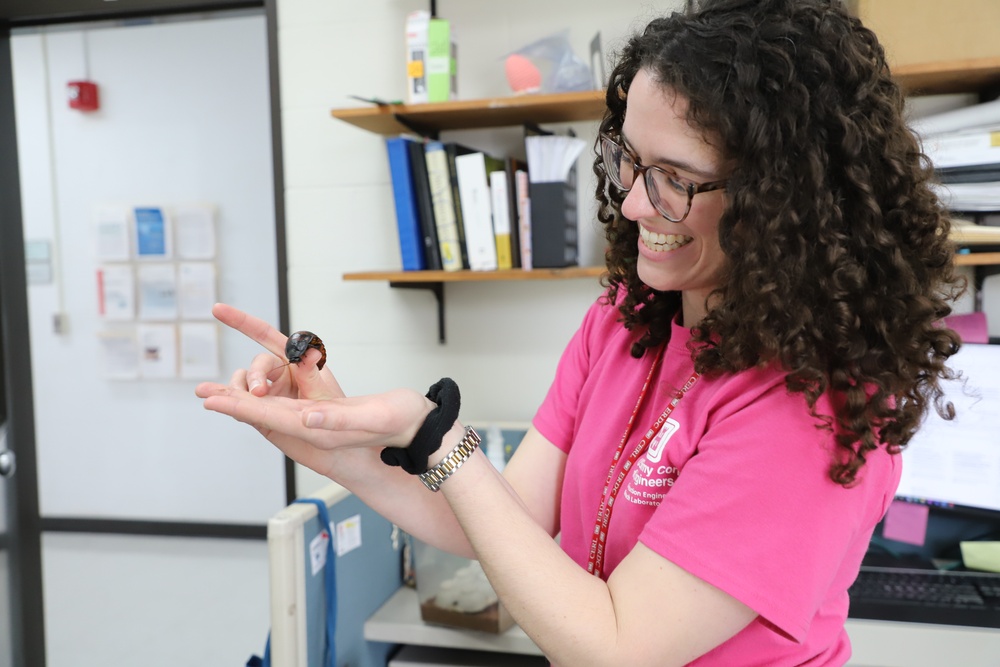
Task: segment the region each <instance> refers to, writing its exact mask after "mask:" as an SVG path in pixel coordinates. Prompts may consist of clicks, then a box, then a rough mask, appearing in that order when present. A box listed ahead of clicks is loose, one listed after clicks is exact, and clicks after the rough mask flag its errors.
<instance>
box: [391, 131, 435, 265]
mask: <svg viewBox="0 0 1000 667" xmlns="http://www.w3.org/2000/svg"><path fill="white" fill-rule="evenodd" d="M412 141H413V140H412V139H408V138H406V137H402V136H400V137H388V138H386V140H385V147H386V153H387V154H388V158H389V175H390V177H391V181H392V198H393V204H394V205H395V208H396V229H397V232H398V235H399V253H400V257H401V259H402V263H403V270H404V271H422V270H424V269H426V268H427V263H426V260H425V258H424V233H423V228H422V226H421V224H420V212H419V211H418V210H417V197H416V192H414V181H413V170H412V169H411V166H410V152H409V148H408V145H409V144H410V143H412Z"/></svg>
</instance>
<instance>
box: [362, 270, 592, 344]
mask: <svg viewBox="0 0 1000 667" xmlns="http://www.w3.org/2000/svg"><path fill="white" fill-rule="evenodd" d="M603 273H604V267H603V266H571V267H567V268H564V269H532V270H530V271H526V270H524V269H504V270H502V271H363V272H359V273H345V274H344V280H369V281H379V282H386V281H388V283H389V287H397V288H409V289H425V290H428V291H430V292H431V293H433V294H434V298H435V299H437V313H438V342H439V343H441V344H442V345H443V344H444V343H445V341H446V338H445V334H444V284H445V283H483V282H510V281H525V280H570V279H573V278H599V277H600V276H601V275H602V274H603Z"/></svg>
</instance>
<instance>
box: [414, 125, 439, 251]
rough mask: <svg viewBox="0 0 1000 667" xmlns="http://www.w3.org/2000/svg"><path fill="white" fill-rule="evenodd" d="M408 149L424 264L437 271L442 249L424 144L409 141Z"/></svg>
mask: <svg viewBox="0 0 1000 667" xmlns="http://www.w3.org/2000/svg"><path fill="white" fill-rule="evenodd" d="M406 148H407V150H408V152H409V155H410V169H411V173H412V175H413V193H414V195H415V196H416V200H417V212H418V213H419V217H420V230H421V233H422V236H423V247H424V263H425V264H426V266H427V269H428V270H431V271H437V270H440V269H441V248H440V246H439V245H438V236H437V223H436V222H435V219H434V203H433V201H432V200H431V186H430V182H429V181H428V178H427V163H426V162H425V161H424V142H422V141H416V140H413V141H409V142H408V143H407V144H406Z"/></svg>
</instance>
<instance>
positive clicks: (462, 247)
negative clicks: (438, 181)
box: [444, 141, 476, 268]
mask: <svg viewBox="0 0 1000 667" xmlns="http://www.w3.org/2000/svg"><path fill="white" fill-rule="evenodd" d="M475 152H476V149H474V148H469V147H468V146H463V145H462V144H458V143H455V142H453V141H450V142H445V144H444V154H445V156H446V157H447V158H448V177H449V178H450V179H451V201H452V203H453V205H454V207H455V224H456V226H457V227H458V249H459V251H460V252H461V253H462V266H464V267H466V268H468V267H469V255H468V251H467V249H466V243H465V220H464V214H463V212H462V204H461V198H460V197H459V195H458V175H457V174H456V173H455V158H456V157H458V156H459V155H467V154H469V153H475Z"/></svg>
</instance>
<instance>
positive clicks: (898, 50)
mask: <svg viewBox="0 0 1000 667" xmlns="http://www.w3.org/2000/svg"><path fill="white" fill-rule="evenodd" d="M847 4H848V7H849V8H850V9H851V11H852V12H853V13H854V14H855V15H856V16H858V18H860V19H861V22H862V23H864V24H865V26H866V27H868V28H870V29H871V30H872V31H874V32H875V34H876V35H878V38H879V41H880V42H881V43H882V46H883V47H884V48H885V52H886V55H887V57H888V59H889V65H890V67H899V66H902V65H922V64H928V63H937V62H942V61H949V60H965V59H969V58H990V57H1000V37H998V32H997V30H998V28H997V26H1000V2H998V1H997V0H847Z"/></svg>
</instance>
